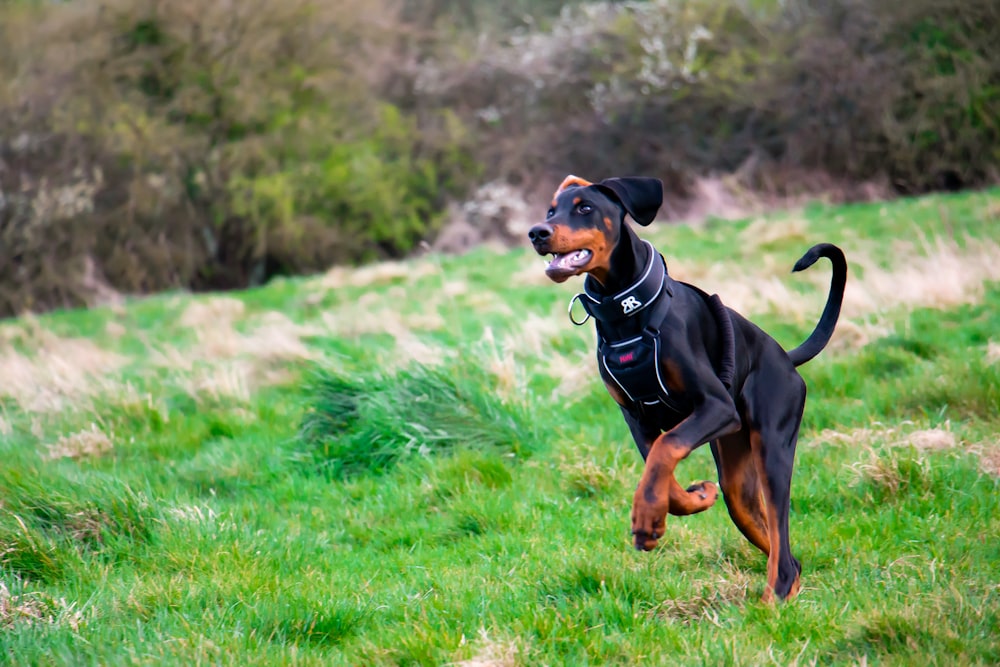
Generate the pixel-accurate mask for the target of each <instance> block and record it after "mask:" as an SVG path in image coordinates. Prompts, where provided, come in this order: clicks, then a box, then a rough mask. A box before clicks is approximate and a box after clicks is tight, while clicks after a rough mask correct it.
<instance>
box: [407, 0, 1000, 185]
mask: <svg viewBox="0 0 1000 667" xmlns="http://www.w3.org/2000/svg"><path fill="white" fill-rule="evenodd" d="M998 39H1000V5H998V4H997V3H995V2H992V1H991V0H949V1H948V2H945V3H941V2H934V1H932V0H916V1H915V2H911V3H907V4H906V7H903V8H900V7H896V6H895V5H890V4H886V3H878V2H872V1H871V0H824V1H822V2H804V1H802V2H788V3H771V2H747V1H746V0H725V1H724V2H717V1H716V0H658V1H655V2H633V3H595V4H591V5H581V6H580V7H578V8H576V9H572V10H565V11H564V12H563V13H562V14H561V15H560V17H559V18H558V19H556V20H555V21H554V22H553V23H552V24H551V26H545V27H543V28H530V29H526V30H522V31H519V32H516V33H514V34H513V35H512V36H511V37H510V40H509V41H508V42H507V43H497V44H492V45H486V46H481V47H479V48H478V51H474V52H473V53H474V55H473V56H472V57H471V58H470V57H469V56H468V55H465V54H467V53H468V52H469V46H468V45H463V46H462V47H461V48H463V50H462V51H459V50H457V49H456V51H454V52H452V53H451V54H450V55H444V56H441V57H440V58H439V59H438V61H437V62H436V63H435V64H434V67H426V68H425V69H424V71H423V72H422V76H421V77H420V78H419V80H418V83H419V84H420V85H421V86H422V89H423V92H424V94H425V97H434V96H438V97H439V103H440V104H441V105H447V106H451V107H454V108H463V109H465V110H466V111H465V113H466V116H467V117H469V118H476V119H478V121H479V123H480V128H482V129H483V130H484V131H486V132H488V133H489V139H488V144H489V147H488V148H486V149H484V153H483V154H484V155H487V156H488V157H485V158H484V161H485V162H486V163H489V164H496V165H498V168H499V169H500V170H501V174H500V175H501V176H503V177H504V178H506V179H508V180H511V181H515V182H522V183H532V182H536V181H537V180H539V175H540V173H544V175H545V180H546V182H548V181H551V180H552V179H556V178H558V176H560V175H564V174H565V173H567V172H579V173H585V174H591V175H592V177H594V178H597V177H601V176H606V175H611V174H617V173H626V172H627V173H640V172H644V173H656V174H659V175H661V176H663V177H664V178H666V179H667V180H668V185H672V186H673V189H674V191H675V192H674V194H675V196H677V195H679V196H684V195H685V194H686V193H687V191H688V184H689V182H690V179H691V177H693V176H698V175H707V174H713V173H714V174H720V173H721V174H729V173H736V174H737V175H738V176H739V178H740V179H741V180H742V181H743V182H744V184H745V185H747V186H749V187H751V188H753V189H755V190H772V191H775V192H778V193H784V192H787V191H789V190H791V191H794V189H795V188H796V187H799V186H800V185H802V186H808V184H809V179H810V177H811V176H812V175H814V174H817V173H819V174H823V175H826V176H827V177H828V178H824V179H820V180H819V182H820V183H821V184H822V185H824V186H825V185H828V184H829V183H830V182H831V179H833V182H841V183H847V184H852V183H859V182H864V181H883V182H886V183H889V184H890V185H891V186H892V187H894V188H895V189H896V190H897V191H899V192H907V193H911V192H924V191H928V190H932V189H941V188H957V187H974V186H977V185H982V184H984V183H988V182H992V181H993V180H995V177H996V174H997V167H998V165H1000V126H998V124H997V123H996V118H998V117H1000V92H998V91H1000V52H998V51H997V50H996V49H995V48H992V46H991V45H993V44H995V43H997V40H998ZM446 82H447V83H446ZM491 151H492V152H491Z"/></svg>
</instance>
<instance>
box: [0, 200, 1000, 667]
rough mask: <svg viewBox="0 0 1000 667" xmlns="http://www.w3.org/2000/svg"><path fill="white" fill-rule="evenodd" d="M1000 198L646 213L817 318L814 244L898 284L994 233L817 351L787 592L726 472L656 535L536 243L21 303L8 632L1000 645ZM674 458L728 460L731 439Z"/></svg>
mask: <svg viewBox="0 0 1000 667" xmlns="http://www.w3.org/2000/svg"><path fill="white" fill-rule="evenodd" d="M998 212H1000V193H998V192H996V191H991V192H985V193H967V194H963V195H955V196H947V197H928V198H924V199H915V200H902V201H899V202H894V203H891V204H866V205H853V206H844V207H833V206H826V205H813V206H810V207H807V208H806V209H805V210H803V211H800V212H795V213H788V214H775V215H773V216H770V217H768V218H766V219H765V220H764V221H763V222H762V221H759V220H758V221H737V222H723V221H711V222H709V223H706V224H703V225H698V226H673V227H668V226H660V227H657V226H654V227H652V228H650V229H649V230H644V234H647V235H648V236H650V237H651V238H652V239H653V240H654V241H655V242H656V243H657V245H658V247H660V248H661V249H662V250H663V252H664V253H665V254H666V256H667V259H668V262H669V264H670V266H671V270H672V271H674V272H675V273H681V274H683V273H684V272H687V273H688V275H693V276H695V277H697V276H699V275H703V276H706V278H705V280H707V281H708V282H709V283H712V282H713V281H714V284H710V285H708V288H709V289H712V290H717V291H719V293H720V295H721V296H722V298H723V300H726V301H727V302H728V301H729V300H730V299H737V298H738V295H737V294H736V291H735V290H736V288H737V287H738V286H740V285H741V284H744V283H747V284H749V285H750V286H752V287H753V286H756V285H763V284H764V281H765V279H771V277H772V276H776V277H777V278H776V279H777V280H779V281H780V282H781V284H784V285H787V287H788V289H789V290H790V292H789V294H790V295H791V297H789V298H796V299H798V298H802V299H803V302H802V303H803V304H805V305H804V306H803V307H804V308H805V309H807V310H809V309H811V310H809V312H799V311H798V309H797V307H796V308H795V309H792V310H791V311H790V310H789V307H788V306H787V305H781V304H771V305H768V303H769V302H767V301H750V303H755V304H757V307H755V309H754V310H753V312H750V313H748V315H750V316H751V317H752V319H754V321H756V322H758V323H760V324H761V325H762V326H764V328H765V329H767V330H768V331H771V332H772V333H773V334H774V335H775V336H776V337H777V338H778V340H779V341H780V342H781V343H782V344H784V345H786V346H789V347H790V346H792V345H794V344H796V343H798V342H799V341H800V340H801V339H802V338H803V337H804V336H805V335H806V334H807V333H808V331H809V330H810V329H811V328H812V326H813V324H814V322H815V318H816V317H818V314H819V312H820V310H821V309H822V303H823V300H824V298H825V292H826V289H827V281H828V273H827V272H826V267H825V266H824V265H823V264H821V265H818V266H817V267H814V268H813V269H811V270H810V272H808V273H809V274H810V275H803V274H795V275H791V274H789V273H788V270H789V269H790V267H791V265H792V264H793V263H794V261H795V259H797V258H798V256H799V255H801V253H802V252H803V251H804V250H805V249H806V248H807V247H808V246H809V245H810V244H811V243H814V242H818V241H834V242H837V243H839V244H841V245H842V246H843V247H844V249H845V251H846V252H847V256H848V259H849V260H851V259H852V258H861V259H860V260H859V261H858V262H857V263H856V264H852V273H851V276H850V281H851V283H852V287H856V288H857V289H859V290H860V293H861V294H869V293H870V294H875V295H876V296H878V295H877V294H876V293H877V292H878V289H882V291H883V292H885V288H884V287H882V288H879V287H878V286H877V285H876V283H873V282H866V281H871V280H873V275H874V272H876V271H879V270H881V271H885V272H888V274H889V275H895V274H893V273H892V272H894V271H903V270H904V269H905V268H906V266H907V265H908V264H912V263H913V262H918V261H921V258H922V257H929V258H930V260H931V264H930V265H931V266H933V265H934V264H933V261H935V257H934V256H933V254H932V253H933V252H935V250H934V248H935V246H934V244H933V243H928V242H927V241H937V240H944V241H947V242H949V243H952V246H953V250H954V252H957V253H960V254H961V253H967V254H964V255H961V256H962V257H964V258H966V260H967V261H965V262H964V264H963V263H961V262H960V263H959V264H958V265H957V266H964V267H966V268H968V270H969V271H970V272H971V273H970V277H969V278H968V280H967V281H966V282H967V285H966V286H967V287H968V290H969V293H968V294H967V295H965V297H964V298H962V299H958V300H954V301H950V302H942V301H941V298H936V299H932V298H931V296H930V292H931V291H932V290H931V289H930V287H933V281H932V283H929V287H928V294H929V296H928V301H927V302H926V303H922V302H920V300H919V299H917V300H915V301H914V300H910V301H906V302H899V303H894V302H893V300H892V298H891V297H892V291H891V289H890V290H889V293H888V298H882V300H878V299H874V298H873V299H872V300H870V301H864V300H863V299H862V300H855V301H853V302H852V303H854V304H855V305H853V306H851V307H850V308H849V309H848V311H847V312H846V313H845V317H844V319H843V321H842V331H843V332H844V333H843V334H842V335H843V338H841V339H839V342H838V339H835V341H834V344H833V345H832V346H831V347H830V348H829V349H828V350H827V351H825V352H824V353H823V354H822V355H821V356H820V357H818V358H817V359H816V360H814V361H812V362H810V363H809V364H807V365H806V366H804V367H803V368H802V372H803V375H804V377H805V378H806V381H807V383H808V385H809V402H808V404H807V408H806V417H805V422H804V426H803V431H802V437H801V439H800V446H799V452H798V456H797V460H796V475H795V479H794V483H793V492H792V511H791V530H792V546H793V550H794V552H795V553H796V555H797V556H798V557H799V559H800V560H801V561H802V563H803V580H802V581H803V590H802V593H801V594H800V596H799V597H798V598H797V599H796V600H795V601H794V602H792V603H791V604H786V605H766V604H763V603H761V602H759V598H760V595H761V594H762V593H763V589H764V581H765V562H764V559H763V557H762V556H761V554H759V553H758V552H757V551H755V550H754V549H753V548H752V547H751V546H750V545H749V544H748V543H746V541H745V540H744V539H743V538H742V537H741V536H740V535H739V533H738V532H737V531H736V529H735V527H734V526H733V525H732V523H731V522H730V520H729V518H728V516H727V514H726V512H725V510H724V508H723V507H721V505H720V506H719V507H715V508H713V509H711V510H710V511H708V512H705V513H703V514H699V515H695V516H692V517H687V518H670V520H669V521H668V532H667V537H666V538H665V539H663V540H662V541H661V545H660V547H659V548H658V549H657V550H656V551H654V552H651V553H637V552H635V551H634V550H632V549H631V547H630V540H629V537H630V536H629V534H628V532H629V523H628V520H629V503H630V500H631V496H632V492H633V490H634V488H635V484H636V482H637V481H638V478H639V475H640V472H641V467H640V459H639V456H638V454H637V453H636V452H635V449H634V446H633V445H632V443H631V441H630V438H629V436H628V432H627V430H626V429H625V427H624V424H623V423H622V421H621V418H620V415H619V413H618V410H617V408H615V407H614V405H613V403H612V401H611V400H610V398H608V397H607V395H606V394H605V392H604V389H603V387H602V386H601V384H600V381H599V380H598V378H597V376H596V373H594V372H593V364H594V361H593V347H592V346H593V332H592V330H591V329H590V327H589V326H588V327H583V328H576V327H573V326H572V325H571V324H570V323H569V322H568V321H567V320H566V319H565V315H564V312H565V311H564V308H565V303H566V301H567V300H568V298H569V296H570V295H571V294H573V292H574V291H575V290H576V289H578V288H579V286H578V284H577V283H575V282H572V281H571V282H570V283H568V284H564V285H559V286H555V285H551V284H547V283H546V282H545V281H544V278H541V277H540V274H541V271H542V270H541V265H540V260H537V259H536V258H533V257H531V256H530V255H529V253H527V252H526V251H524V250H515V251H511V252H509V253H501V254H498V253H496V252H492V251H489V250H486V249H480V250H475V251H473V252H471V253H469V254H468V255H465V256H462V257H430V258H425V259H422V260H414V261H412V262H408V263H404V264H402V265H399V266H396V267H388V268H386V269H385V270H380V269H379V270H370V271H369V272H368V273H364V272H365V270H364V269H362V270H360V271H359V272H357V273H355V274H351V273H349V272H339V273H337V272H335V273H334V274H331V276H332V277H331V276H328V277H326V278H321V277H320V278H314V279H295V280H292V279H284V280H281V281H278V282H277V283H275V284H273V285H270V286H268V287H264V288H260V289H256V290H253V291H250V292H246V293H240V294H231V295H226V297H225V298H227V299H236V300H238V301H239V303H235V302H225V303H222V304H221V305H220V304H219V302H217V301H214V300H213V298H212V297H204V296H203V297H197V298H196V297H189V296H186V295H178V294H168V295H161V296H158V297H154V298H149V299H142V300H134V301H130V302H129V303H127V304H126V305H125V306H124V307H123V308H117V307H116V308H110V307H109V308H100V309H95V310H92V311H89V312H81V311H68V312H60V313H53V314H50V315H46V316H43V317H38V318H35V319H31V320H15V321H7V322H4V323H0V352H2V353H3V354H2V355H0V373H5V374H6V377H5V381H6V383H5V385H4V386H3V387H0V433H2V434H3V435H2V436H0V455H2V456H3V457H4V464H3V467H2V469H0V568H2V569H0V581H2V583H3V588H0V662H6V663H8V664H18V665H22V664H72V665H87V664H95V665H118V664H122V665H124V664H136V663H138V664H184V665H187V664H232V665H253V664H315V665H330V664H334V665H336V664H343V665H359V664H374V665H395V664H400V665H408V664H421V665H439V664H455V663H462V662H463V661H469V662H468V664H470V665H471V664H475V665H508V664H524V665H536V664H552V665H562V664H566V665H587V664H592V665H607V664H636V663H649V664H674V663H684V664H713V665H715V664H721V665H728V664H734V665H764V664H781V665H787V664H859V663H866V664H869V665H875V664H879V665H904V664H918V665H927V664H940V665H956V664H983V665H985V664H997V663H998V662H1000V640H998V633H997V628H998V627H1000V586H998V581H1000V541H998V539H997V536H998V535H1000V494H998V490H1000V489H998V481H997V477H996V473H997V469H998V468H1000V465H998V462H1000V436H998V432H1000V359H998V357H1000V349H998V348H997V345H998V344H1000V283H998V282H995V281H996V280H997V278H991V277H980V274H979V273H976V271H977V270H978V271H980V272H986V273H983V274H982V275H986V276H992V275H996V274H990V273H989V272H988V271H989V264H990V262H989V261H988V260H986V261H984V260H981V259H980V260H975V251H976V249H977V247H986V246H983V244H989V243H991V242H992V243H995V241H996V232H995V231H994V230H996V229H997V223H998V220H997V217H998ZM762 230H764V231H767V230H776V231H775V233H772V234H769V235H768V236H767V238H766V239H764V240H763V241H760V242H759V243H755V242H754V239H755V238H756V237H758V236H760V235H761V233H762ZM782 230H784V231H782ZM998 259H1000V258H998ZM977 261H978V262H979V264H977V263H976V262H977ZM949 266H952V265H949ZM977 267H978V268H977ZM949 270H955V269H954V267H952V268H951V269H949ZM899 275H904V274H902V273H900V274H899ZM932 278H934V277H932ZM941 278H945V276H942V277H941ZM908 279H909V278H908ZM696 282H701V281H698V280H696ZM890 288H891V283H890ZM885 296H886V295H884V294H883V297H885ZM796 303H797V302H796ZM193 304H198V305H197V306H194V305H193ZM213 304H214V305H213ZM227 304H228V305H227ZM857 304H862V305H857ZM864 304H870V305H864ZM197 308H207V309H208V312H209V314H208V315H204V314H203V315H201V316H200V319H199V317H196V316H195V313H196V312H197ZM213 308H214V309H215V310H213ZM852 308H853V310H851V309H852ZM274 311H280V312H281V313H283V314H284V315H285V316H286V317H285V319H284V320H278V319H276V316H275V315H274ZM227 313H228V314H227ZM295 327H299V328H297V329H296V328H295ZM866 327H868V328H866ZM869 329H870V331H871V332H874V333H870V332H869V333H868V334H866V336H860V337H858V338H857V339H855V338H852V337H851V336H852V335H853V334H851V331H861V332H867V331H869ZM74 338H83V339H86V340H87V341H90V343H91V344H92V345H93V346H95V347H94V348H93V349H96V350H98V352H100V350H104V351H105V352H107V351H110V352H114V353H117V354H118V355H120V358H118V360H117V361H112V360H110V359H108V360H103V357H101V356H100V354H98V353H91V354H89V355H88V354H86V353H84V352H80V350H81V349H83V348H79V347H72V346H67V343H66V341H68V340H70V339H74ZM292 343H294V345H293V344H292ZM296 345H297V346H298V347H296ZM87 349H90V348H87ZM55 360H59V362H58V363H56V361H55ZM102 360H103V361H102ZM74 364H79V365H80V368H83V369H85V372H84V371H81V373H82V375H78V374H75V371H73V370H72V367H73V366H74ZM25 368H29V369H35V370H34V371H32V372H34V373H35V374H34V375H32V374H31V373H28V372H27V371H25V370H24V369H25ZM67 369H68V370H67ZM57 399H58V400H57ZM928 434H930V435H933V436H934V437H936V438H937V440H936V442H944V443H945V445H944V446H928V445H926V444H921V443H922V442H926V436H928ZM922 437H924V438H925V439H924V440H922V439H921V438H922ZM990 471H992V472H990ZM679 475H680V477H681V482H682V483H686V482H687V481H696V480H701V479H714V478H715V470H714V465H713V463H712V461H711V456H710V454H709V452H708V451H707V450H706V448H702V449H699V450H698V451H696V452H695V453H694V454H693V455H692V456H691V457H690V458H689V459H688V460H687V461H685V463H684V464H683V465H682V467H681V468H680V470H679Z"/></svg>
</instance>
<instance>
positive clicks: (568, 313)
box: [566, 294, 590, 327]
mask: <svg viewBox="0 0 1000 667" xmlns="http://www.w3.org/2000/svg"><path fill="white" fill-rule="evenodd" d="M582 296H583V295H582V294H577V295H576V296H574V297H573V298H572V299H570V300H569V308H567V309H566V314H567V315H568V316H569V321H570V322H572V323H573V324H575V325H576V326H578V327H581V326H583V325H584V324H586V323H587V320H589V319H590V313H589V312H588V313H587V316H586V317H585V318H583V320H582V321H580V322H577V321H576V320H574V319H573V304H574V303H576V302H577V300H579V298H580V297H582ZM584 310H586V308H585V309H584Z"/></svg>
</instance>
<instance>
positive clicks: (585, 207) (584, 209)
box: [576, 204, 594, 215]
mask: <svg viewBox="0 0 1000 667" xmlns="http://www.w3.org/2000/svg"><path fill="white" fill-rule="evenodd" d="M593 210H594V207H593V206H591V205H590V204H580V205H578V206H577V207H576V212H577V213H579V214H580V215H587V214H588V213H590V212H591V211H593Z"/></svg>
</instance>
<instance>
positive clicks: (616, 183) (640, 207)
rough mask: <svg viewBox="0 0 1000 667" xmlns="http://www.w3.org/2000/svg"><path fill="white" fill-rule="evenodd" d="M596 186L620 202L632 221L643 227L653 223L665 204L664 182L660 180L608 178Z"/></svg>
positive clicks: (630, 177) (637, 177)
mask: <svg viewBox="0 0 1000 667" xmlns="http://www.w3.org/2000/svg"><path fill="white" fill-rule="evenodd" d="M595 185H597V187H599V188H601V189H602V190H604V191H605V192H606V193H610V194H611V195H612V196H613V197H614V198H615V199H617V200H618V201H620V202H621V204H622V206H624V207H625V210H626V211H628V214H629V215H630V216H632V219H633V220H635V221H636V222H637V223H639V224H640V225H642V226H643V227H645V226H646V225H648V224H649V223H651V222H652V221H653V218H655V217H656V212H657V211H658V210H659V208H660V204H662V203H663V181H661V180H660V179H658V178H645V177H640V176H628V177H624V178H606V179H604V180H603V181H601V182H600V183H596V184H595Z"/></svg>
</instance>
